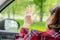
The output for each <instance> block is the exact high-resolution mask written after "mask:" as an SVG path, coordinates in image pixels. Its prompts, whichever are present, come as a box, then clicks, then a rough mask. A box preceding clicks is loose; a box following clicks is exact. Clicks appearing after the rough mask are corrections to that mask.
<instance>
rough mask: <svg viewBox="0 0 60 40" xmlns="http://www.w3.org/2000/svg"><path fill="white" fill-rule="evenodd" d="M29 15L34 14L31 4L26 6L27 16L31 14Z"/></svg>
mask: <svg viewBox="0 0 60 40" xmlns="http://www.w3.org/2000/svg"><path fill="white" fill-rule="evenodd" d="M29 15H32V12H31V7H30V5H28V7H27V8H26V11H25V16H29Z"/></svg>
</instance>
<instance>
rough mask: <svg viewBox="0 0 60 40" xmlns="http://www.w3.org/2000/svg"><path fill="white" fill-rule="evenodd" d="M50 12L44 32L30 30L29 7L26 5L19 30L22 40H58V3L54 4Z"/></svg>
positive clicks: (59, 9)
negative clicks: (22, 22) (23, 18)
mask: <svg viewBox="0 0 60 40" xmlns="http://www.w3.org/2000/svg"><path fill="white" fill-rule="evenodd" d="M50 12H51V14H50V16H49V18H48V19H47V21H46V28H47V30H46V31H45V32H42V31H38V30H32V31H29V30H28V29H29V25H30V24H32V23H33V21H34V19H32V16H33V15H32V12H31V7H30V6H28V8H27V10H26V13H25V20H24V24H23V27H22V28H21V30H20V35H21V37H22V40H60V5H57V6H54V7H53V8H52V9H51V10H50Z"/></svg>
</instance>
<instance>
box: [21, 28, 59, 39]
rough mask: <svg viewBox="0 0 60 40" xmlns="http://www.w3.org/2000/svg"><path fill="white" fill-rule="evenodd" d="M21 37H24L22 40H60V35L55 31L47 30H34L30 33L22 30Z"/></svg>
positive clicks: (24, 29)
mask: <svg viewBox="0 0 60 40" xmlns="http://www.w3.org/2000/svg"><path fill="white" fill-rule="evenodd" d="M20 35H21V36H22V40H60V34H58V33H56V32H54V31H53V30H47V31H45V32H42V31H37V30H32V31H31V32H29V31H28V29H26V28H22V29H21V30H20Z"/></svg>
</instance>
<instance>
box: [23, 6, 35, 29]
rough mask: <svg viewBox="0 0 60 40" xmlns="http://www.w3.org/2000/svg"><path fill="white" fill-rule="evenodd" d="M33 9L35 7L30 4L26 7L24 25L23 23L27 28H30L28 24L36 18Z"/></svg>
mask: <svg viewBox="0 0 60 40" xmlns="http://www.w3.org/2000/svg"><path fill="white" fill-rule="evenodd" d="M32 9H34V8H33V7H30V6H28V7H27V8H26V11H25V18H24V25H23V27H25V28H28V26H29V25H30V24H32V23H33V22H34V19H35V18H34V16H33V14H32V13H33V11H34V10H32Z"/></svg>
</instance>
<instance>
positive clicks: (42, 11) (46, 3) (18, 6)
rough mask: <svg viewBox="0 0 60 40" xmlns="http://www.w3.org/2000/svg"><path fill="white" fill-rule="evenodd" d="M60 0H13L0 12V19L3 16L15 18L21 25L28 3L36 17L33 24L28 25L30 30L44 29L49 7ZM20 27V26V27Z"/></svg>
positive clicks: (3, 17)
mask: <svg viewBox="0 0 60 40" xmlns="http://www.w3.org/2000/svg"><path fill="white" fill-rule="evenodd" d="M59 3H60V0H15V1H14V2H13V3H12V4H11V5H9V6H8V7H7V8H6V9H4V10H3V11H2V12H1V14H0V20H2V19H5V18H10V19H15V20H17V21H18V22H19V23H20V26H21V27H22V25H23V23H24V14H25V10H26V7H27V6H28V5H30V6H33V8H34V9H33V8H32V10H33V14H35V16H36V19H35V21H34V23H33V24H31V25H30V28H29V29H30V30H31V29H35V30H42V31H45V30H46V28H45V27H46V26H45V23H46V20H47V18H48V16H49V15H50V12H49V10H50V8H51V7H52V6H54V5H56V4H59ZM21 27H20V28H21Z"/></svg>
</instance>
